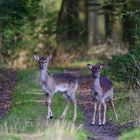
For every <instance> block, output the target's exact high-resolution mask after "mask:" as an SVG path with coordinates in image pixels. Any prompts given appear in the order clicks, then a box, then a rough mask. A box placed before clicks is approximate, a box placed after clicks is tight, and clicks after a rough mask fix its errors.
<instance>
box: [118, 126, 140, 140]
mask: <svg viewBox="0 0 140 140" xmlns="http://www.w3.org/2000/svg"><path fill="white" fill-rule="evenodd" d="M119 140H140V128H138V129H136V130H133V131H131V132H128V133H124V134H123V135H122V136H121V137H120V138H119Z"/></svg>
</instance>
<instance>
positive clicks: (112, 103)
mask: <svg viewBox="0 0 140 140" xmlns="http://www.w3.org/2000/svg"><path fill="white" fill-rule="evenodd" d="M110 102H111V105H112V108H113V112H114V115H115V117H116V119H117V120H118V115H117V113H116V111H115V107H114V102H113V100H112V99H111V100H110Z"/></svg>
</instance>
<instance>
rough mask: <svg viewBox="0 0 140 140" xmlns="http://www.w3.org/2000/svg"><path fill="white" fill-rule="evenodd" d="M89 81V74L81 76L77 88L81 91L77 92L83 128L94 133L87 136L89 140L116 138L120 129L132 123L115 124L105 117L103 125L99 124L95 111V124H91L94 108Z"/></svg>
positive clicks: (128, 126) (130, 126)
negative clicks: (82, 115) (82, 116)
mask: <svg viewBox="0 0 140 140" xmlns="http://www.w3.org/2000/svg"><path fill="white" fill-rule="evenodd" d="M91 83H92V78H90V76H85V77H81V79H80V85H81V86H80V89H79V90H80V91H82V92H79V102H80V105H81V110H82V112H83V114H84V129H85V130H87V131H89V132H91V133H93V134H94V137H89V140H117V139H118V137H119V135H120V134H121V132H122V130H124V129H127V128H132V127H133V123H127V124H125V125H124V124H123V125H117V124H115V123H114V122H112V121H111V120H109V119H107V121H106V124H105V125H102V126H99V125H98V122H97V120H98V113H97V114H96V122H95V125H91V122H92V117H93V108H94V107H93V104H94V103H93V100H92V97H91V91H90V87H91ZM108 105H109V104H108ZM114 117H115V116H114Z"/></svg>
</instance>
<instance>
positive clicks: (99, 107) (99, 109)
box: [98, 103, 102, 125]
mask: <svg viewBox="0 0 140 140" xmlns="http://www.w3.org/2000/svg"><path fill="white" fill-rule="evenodd" d="M101 105H102V104H101V103H99V106H98V112H99V125H101Z"/></svg>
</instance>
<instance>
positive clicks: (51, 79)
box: [34, 55, 78, 121]
mask: <svg viewBox="0 0 140 140" xmlns="http://www.w3.org/2000/svg"><path fill="white" fill-rule="evenodd" d="M34 59H35V60H36V61H37V62H38V64H39V68H40V85H41V88H42V90H43V92H44V93H45V94H46V97H47V100H46V104H47V105H48V115H47V118H53V113H52V110H51V101H52V97H53V95H54V93H56V92H61V93H62V95H63V96H64V98H65V99H66V107H65V109H64V111H63V113H62V115H61V119H63V118H64V117H65V115H66V113H67V110H68V108H69V105H70V102H71V101H72V102H73V104H74V117H73V120H74V121H75V120H76V116H77V101H76V97H75V94H76V90H77V88H78V79H77V78H76V77H75V76H74V75H72V74H69V73H56V74H49V73H48V64H49V62H50V61H51V60H52V56H48V57H40V56H38V55H34Z"/></svg>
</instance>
